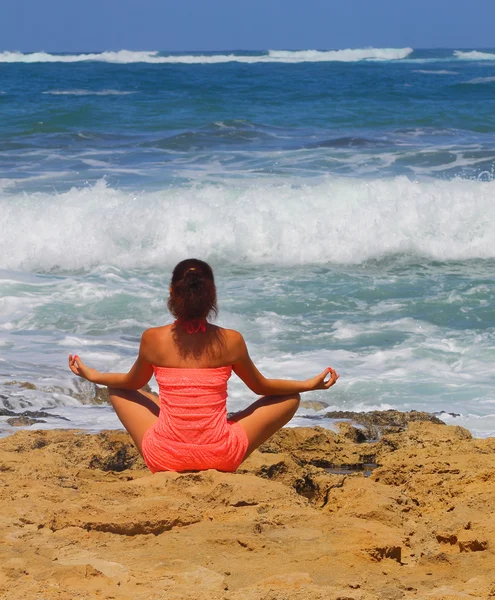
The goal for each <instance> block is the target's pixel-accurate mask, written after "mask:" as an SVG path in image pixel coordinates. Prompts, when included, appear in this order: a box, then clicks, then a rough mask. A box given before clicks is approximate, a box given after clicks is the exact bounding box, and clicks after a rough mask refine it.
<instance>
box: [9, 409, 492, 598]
mask: <svg viewBox="0 0 495 600" xmlns="http://www.w3.org/2000/svg"><path fill="white" fill-rule="evenodd" d="M361 435H362V430H359V429H357V428H356V427H353V426H352V425H350V424H349V423H348V422H343V423H342V424H341V425H340V431H339V433H335V432H332V431H330V430H327V429H323V428H320V427H311V428H301V427H297V428H286V429H283V430H282V431H280V432H279V433H278V434H276V435H275V436H274V437H273V438H271V439H270V440H268V442H266V443H265V444H263V446H262V447H261V448H260V450H259V451H256V452H254V453H253V455H252V456H250V457H249V459H247V460H246V461H245V463H243V464H242V465H241V467H240V468H239V469H238V471H237V472H236V473H221V472H218V471H214V470H210V471H203V472H188V473H172V472H170V473H158V474H156V475H151V474H150V473H149V471H148V470H147V469H146V468H145V467H144V463H143V462H142V459H141V458H140V456H139V455H138V453H137V450H136V449H135V448H134V446H133V445H132V443H131V441H130V438H129V436H128V435H127V434H126V433H125V432H120V431H105V432H101V433H98V434H88V433H86V432H84V431H71V430H51V431H43V430H37V431H18V432H16V433H15V434H14V435H10V436H8V437H6V438H3V439H1V440H0V470H1V471H2V478H1V480H0V502H1V505H0V506H1V512H0V514H1V517H0V522H1V528H0V534H1V536H2V542H3V543H2V545H1V546H0V565H1V566H0V593H1V595H2V598H5V599H6V600H20V599H21V598H22V599H23V600H24V599H28V600H35V599H36V600H37V599H38V598H40V597H42V598H43V600H55V599H57V600H60V599H62V598H67V597H70V598H83V599H88V600H89V599H93V598H95V597H96V598H108V599H110V598H114V599H118V600H130V599H131V598H132V599H133V600H158V599H159V598H160V599H163V598H164V597H166V598H167V599H172V600H175V599H176V600H179V599H181V600H182V599H189V598H190V599H191V600H192V599H193V598H194V599H195V600H197V599H201V600H262V599H263V600H265V599H268V598H272V599H274V600H275V599H279V598H280V599H291V600H292V599H294V600H295V599H298V600H299V599H300V598H302V597H304V598H305V599H306V598H308V599H310V600H313V599H314V600H323V599H325V600H327V599H329V600H338V599H339V598H340V599H343V598H346V599H348V600H376V599H377V598H387V599H391V600H396V599H397V600H399V599H402V598H404V599H406V600H412V599H414V600H424V599H425V598H435V599H436V600H451V599H453V598H461V597H469V598H488V597H491V596H492V595H493V594H495V577H494V576H493V575H492V573H493V572H494V571H495V569H494V567H495V525H494V524H493V514H494V513H495V498H494V497H493V482H494V481H495V438H487V439H473V438H472V436H471V434H470V433H469V432H468V431H467V430H465V429H463V428H461V427H458V426H448V425H440V424H437V423H433V422H428V421H414V420H411V421H410V422H409V423H407V424H406V428H405V429H404V430H403V431H400V432H392V433H390V432H389V433H384V434H383V435H382V437H381V438H380V440H379V441H376V442H369V441H362V439H361V441H360V436H361ZM365 462H366V463H369V462H374V463H375V464H376V465H377V466H376V468H375V469H373V471H372V472H371V473H370V474H369V476H365V475H364V474H363V473H361V472H359V471H353V472H348V473H345V474H335V473H329V472H328V471H327V470H326V469H328V468H330V466H331V465H334V466H335V465H341V466H347V467H352V466H355V465H358V464H364V463H365Z"/></svg>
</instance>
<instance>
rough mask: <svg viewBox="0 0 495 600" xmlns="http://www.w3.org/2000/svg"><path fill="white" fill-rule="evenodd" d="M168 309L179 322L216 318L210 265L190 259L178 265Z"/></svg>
mask: <svg viewBox="0 0 495 600" xmlns="http://www.w3.org/2000/svg"><path fill="white" fill-rule="evenodd" d="M168 309H169V310H170V312H171V313H172V314H173V315H174V317H175V318H176V319H178V320H180V321H191V320H192V319H206V318H207V317H208V316H210V315H211V314H213V315H214V316H216V315H217V313H218V309H217V289H216V287H215V280H214V278H213V271H212V270H211V267H210V265H209V264H208V263H205V262H204V261H202V260H199V259H197V258H188V259H186V260H183V261H181V262H180V263H179V264H178V265H176V267H175V269H174V270H173V272H172V280H171V281H170V298H169V300H168Z"/></svg>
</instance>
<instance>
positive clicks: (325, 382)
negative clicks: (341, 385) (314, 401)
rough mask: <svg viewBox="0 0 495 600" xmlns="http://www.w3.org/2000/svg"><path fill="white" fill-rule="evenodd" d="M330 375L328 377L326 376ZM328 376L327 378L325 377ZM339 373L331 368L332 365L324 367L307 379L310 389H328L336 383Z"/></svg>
mask: <svg viewBox="0 0 495 600" xmlns="http://www.w3.org/2000/svg"><path fill="white" fill-rule="evenodd" d="M328 375H330V377H328ZM327 377H328V379H327ZM339 377H340V375H339V374H338V373H337V372H336V371H334V370H333V369H332V367H328V368H326V369H325V370H324V371H323V373H320V374H319V375H317V376H316V377H313V378H312V379H309V380H308V385H309V389H310V390H328V388H330V387H332V385H335V384H336V383H337V379H338V378H339Z"/></svg>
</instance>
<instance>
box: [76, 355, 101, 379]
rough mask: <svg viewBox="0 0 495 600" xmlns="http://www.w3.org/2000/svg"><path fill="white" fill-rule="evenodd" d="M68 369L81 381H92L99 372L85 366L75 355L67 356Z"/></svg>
mask: <svg viewBox="0 0 495 600" xmlns="http://www.w3.org/2000/svg"><path fill="white" fill-rule="evenodd" d="M69 369H70V370H71V371H72V372H73V373H74V375H77V376H78V377H82V378H83V379H87V380H88V381H94V380H95V379H96V377H97V376H98V374H99V371H97V370H96V369H92V368H91V367H88V366H86V365H85V364H84V363H83V361H82V360H81V359H80V358H79V356H77V354H74V355H72V354H69Z"/></svg>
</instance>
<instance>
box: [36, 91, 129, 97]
mask: <svg viewBox="0 0 495 600" xmlns="http://www.w3.org/2000/svg"><path fill="white" fill-rule="evenodd" d="M42 93H43V94H50V95H51V96H129V95H130V94H136V92H125V91H121V90H48V91H46V92H42Z"/></svg>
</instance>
